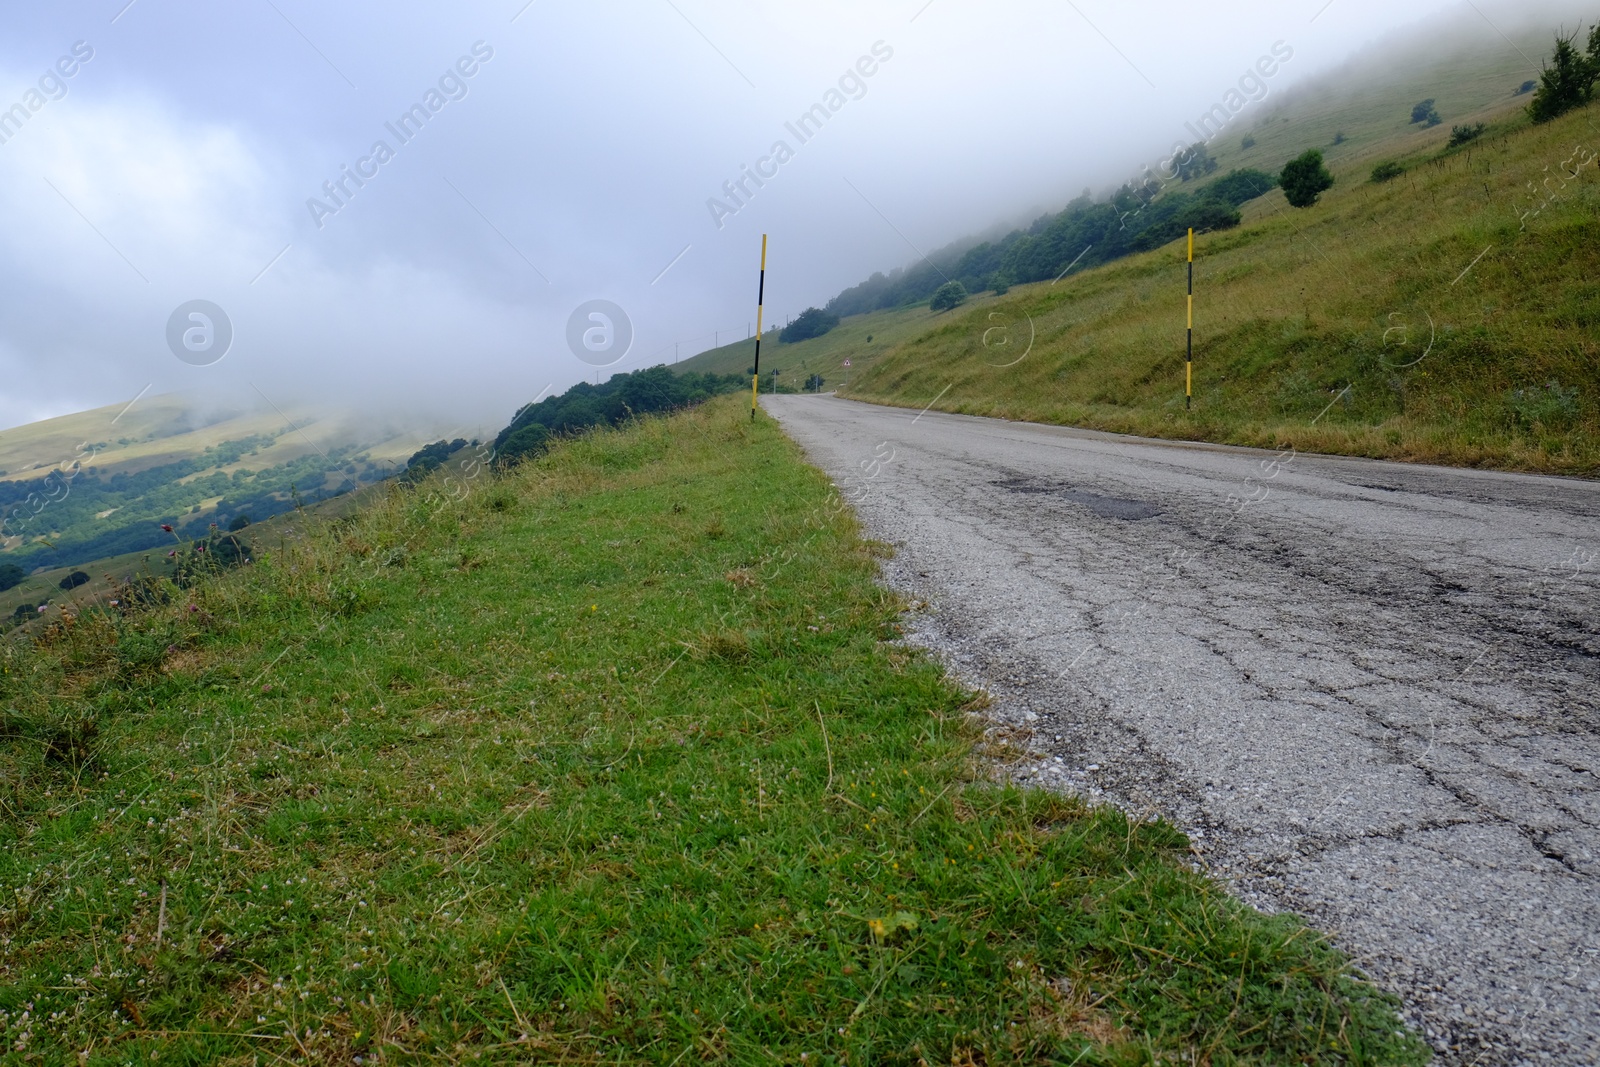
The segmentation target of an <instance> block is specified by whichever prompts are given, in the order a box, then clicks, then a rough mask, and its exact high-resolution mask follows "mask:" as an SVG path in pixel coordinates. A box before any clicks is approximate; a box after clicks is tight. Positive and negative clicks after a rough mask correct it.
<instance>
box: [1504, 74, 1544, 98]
mask: <svg viewBox="0 0 1600 1067" xmlns="http://www.w3.org/2000/svg"><path fill="white" fill-rule="evenodd" d="M1538 84H1539V83H1538V82H1536V81H1534V80H1533V79H1532V78H1530V79H1528V80H1527V81H1525V82H1523V83H1522V84H1521V85H1519V86H1517V88H1516V90H1515V91H1514V92H1512V94H1511V95H1512V96H1521V95H1523V94H1524V93H1531V92H1533V87H1534V86H1535V85H1538Z"/></svg>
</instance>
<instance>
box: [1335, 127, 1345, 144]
mask: <svg viewBox="0 0 1600 1067" xmlns="http://www.w3.org/2000/svg"><path fill="white" fill-rule="evenodd" d="M1344 142H1345V135H1344V131H1343V130H1340V131H1339V132H1338V133H1336V134H1334V135H1333V143H1334V144H1344Z"/></svg>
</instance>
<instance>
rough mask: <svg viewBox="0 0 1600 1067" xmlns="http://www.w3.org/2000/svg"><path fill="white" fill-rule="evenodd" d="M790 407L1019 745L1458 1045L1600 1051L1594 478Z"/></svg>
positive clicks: (1027, 761) (1040, 777)
mask: <svg viewBox="0 0 1600 1067" xmlns="http://www.w3.org/2000/svg"><path fill="white" fill-rule="evenodd" d="M765 403H766V406H767V410H768V411H769V412H771V413H772V414H773V415H775V416H776V417H778V418H779V419H780V420H781V421H782V423H783V425H784V427H785V429H786V430H787V431H788V432H789V433H790V434H791V436H793V437H794V438H795V439H796V440H797V441H799V442H800V444H801V445H802V446H803V447H805V448H806V450H807V451H808V453H809V455H810V456H811V458H812V460H813V462H815V463H816V464H817V465H818V466H820V467H821V468H822V469H823V470H825V471H827V472H828V473H829V474H830V475H831V476H832V477H833V478H834V480H835V482H836V484H838V485H839V486H840V489H841V492H842V493H843V494H844V496H845V498H846V499H847V500H849V501H850V502H851V503H852V504H854V506H855V508H856V510H857V512H858V514H859V515H860V517H861V519H862V521H863V523H864V524H865V526H866V528H867V530H868V531H869V534H870V535H871V536H873V537H876V538H878V539H880V540H884V541H887V542H890V543H892V544H894V545H895V546H896V548H897V552H896V554H895V557H894V558H893V559H892V560H889V561H888V562H887V563H886V564H885V575H886V578H887V579H888V581H889V582H890V583H891V584H892V585H894V586H895V587H896V588H898V589H900V590H902V591H903V592H904V593H905V594H906V595H907V596H908V597H913V598H916V599H917V600H920V601H922V602H924V603H925V604H926V607H924V608H923V609H922V610H920V611H919V612H918V613H917V614H915V615H914V616H913V622H914V634H913V636H914V639H915V640H917V641H919V642H921V643H923V644H925V645H927V646H929V647H931V648H933V649H935V650H936V651H938V652H939V653H940V654H941V655H942V656H944V657H945V658H946V659H947V661H948V662H949V663H950V664H951V665H952V666H953V667H954V668H955V669H956V670H957V671H958V672H959V673H960V674H961V675H962V676H963V677H964V678H966V679H967V680H968V681H969V682H970V683H971V684H974V685H977V686H980V687H982V688H983V689H985V690H987V691H988V692H990V693H991V694H992V695H993V696H994V698H995V703H994V706H993V707H992V709H991V710H990V712H989V714H990V715H991V716H992V718H993V727H992V732H993V733H994V734H995V736H996V738H997V740H1003V741H1007V742H1010V743H1011V744H1013V745H1015V746H1016V748H1017V752H1018V757H1017V758H1016V759H1015V760H1013V761H1008V762H1007V763H1006V772H1007V773H1009V774H1011V775H1013V776H1014V777H1016V778H1017V779H1018V780H1020V781H1025V782H1030V783H1034V784H1038V785H1041V786H1044V787H1047V788H1055V789H1061V790H1067V791H1071V792H1075V793H1078V794H1080V795H1084V796H1087V797H1090V798H1095V799H1099V800H1104V801H1107V802H1111V803H1116V804H1118V805H1121V806H1123V807H1124V808H1126V809H1128V810H1130V811H1133V812H1137V813H1143V814H1159V815H1162V816H1164V817H1166V818H1168V819H1170V820H1172V821H1173V822H1174V823H1176V824H1177V825H1178V826H1180V827H1181V828H1183V829H1184V830H1185V831H1186V832H1188V833H1189V834H1190V836H1191V839H1192V840H1193V842H1194V845H1195V848H1196V850H1197V853H1198V855H1199V856H1200V857H1201V858H1202V860H1203V862H1204V863H1205V864H1206V865H1207V866H1208V867H1209V868H1210V869H1211V870H1212V871H1213V872H1214V873H1215V874H1216V875H1218V876H1219V877H1221V878H1224V879H1225V880H1227V881H1228V883H1229V884H1230V885H1231V886H1232V887H1233V888H1234V889H1235V890H1236V891H1237V892H1238V893H1239V894H1240V896H1241V897H1243V898H1244V899H1245V900H1248V901H1249V902H1251V903H1252V904H1254V905H1255V906H1257V907H1260V908H1263V909H1265V910H1277V909H1293V910H1295V911H1298V912H1300V913H1301V914H1303V915H1305V916H1307V917H1308V918H1309V920H1310V921H1311V922H1312V923H1313V925H1315V926H1316V927H1318V928H1319V929H1321V930H1323V931H1326V932H1327V933H1328V934H1329V936H1330V937H1331V938H1332V939H1333V941H1334V942H1335V943H1336V944H1338V945H1339V946H1340V947H1341V948H1342V949H1344V950H1345V951H1346V952H1348V953H1349V954H1350V955H1351V956H1352V957H1353V958H1354V959H1355V960H1356V961H1357V963H1358V965H1359V966H1360V967H1361V968H1362V970H1363V971H1365V973H1367V974H1369V975H1370V976H1372V978H1373V979H1374V980H1375V981H1377V982H1379V983H1380V984H1381V985H1383V986H1385V987H1386V988H1389V989H1392V990H1394V991H1395V992H1396V993H1398V994H1399V995H1400V996H1401V998H1402V999H1403V1001H1404V1004H1405V1009H1406V1012H1407V1014H1408V1017H1409V1018H1410V1020H1411V1021H1412V1022H1413V1023H1414V1024H1415V1025H1416V1026H1417V1027H1418V1028H1419V1029H1420V1030H1421V1031H1422V1032H1423V1033H1424V1034H1426V1035H1427V1037H1428V1040H1429V1042H1430V1043H1431V1044H1432V1045H1433V1047H1434V1049H1435V1050H1436V1052H1437V1053H1438V1055H1439V1061H1438V1062H1441V1063H1445V1064H1462V1065H1469V1064H1470V1065H1475V1067H1496V1065H1509V1064H1550V1063H1560V1064H1595V1063H1600V693H1597V685H1596V683H1597V682H1600V624H1597V620H1600V582H1597V580H1596V577H1595V570H1596V559H1595V551H1596V547H1597V546H1596V541H1597V540H1600V484H1597V483H1592V482H1586V481H1578V480H1571V479H1559V478H1546V477H1537V476H1530V475H1514V474H1503V473H1496V472H1485V471H1471V470H1453V469H1445V468H1437V467H1424V466H1410V465H1401V464H1392V463H1382V462H1376V461H1370V460H1358V459H1342V458H1334V457H1325V456H1310V455H1294V454H1293V453H1290V452H1286V453H1271V452H1260V451H1255V450H1248V449H1237V448H1227V447H1222V446H1212V445H1198V444H1192V443H1180V442H1161V441H1149V440H1143V439H1138V438H1128V437H1117V436H1113V435H1108V434H1097V433H1092V432H1087V431H1080V430H1071V429H1063V428H1060V427H1047V426H1037V425H1031V424H1022V423H1008V422H1003V421H999V420H992V419H976V418H968V417H963V416H955V415H945V414H937V413H931V412H930V413H927V414H922V415H918V414H917V413H916V412H915V411H907V410H903V409H895V408H882V407H875V406H871V405H866V404H858V403H851V402H848V401H843V400H838V399H836V398H833V397H826V396H824V397H799V396H779V397H768V398H767V399H766V401H765Z"/></svg>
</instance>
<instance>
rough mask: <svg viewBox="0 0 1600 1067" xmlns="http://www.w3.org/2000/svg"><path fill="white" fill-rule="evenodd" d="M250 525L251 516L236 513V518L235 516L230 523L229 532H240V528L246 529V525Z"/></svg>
mask: <svg viewBox="0 0 1600 1067" xmlns="http://www.w3.org/2000/svg"><path fill="white" fill-rule="evenodd" d="M249 525H250V516H248V515H235V516H234V518H233V521H232V522H230V523H228V532H229V533H238V532H239V531H240V530H242V529H244V528H245V527H246V526H249Z"/></svg>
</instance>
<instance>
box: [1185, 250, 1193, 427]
mask: <svg viewBox="0 0 1600 1067" xmlns="http://www.w3.org/2000/svg"><path fill="white" fill-rule="evenodd" d="M1193 401H1194V227H1192V226H1191V227H1190V228H1189V337H1188V347H1187V349H1186V353H1185V355H1184V358H1183V410H1185V411H1188V410H1189V408H1190V405H1191V404H1192V403H1193Z"/></svg>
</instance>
